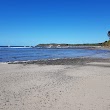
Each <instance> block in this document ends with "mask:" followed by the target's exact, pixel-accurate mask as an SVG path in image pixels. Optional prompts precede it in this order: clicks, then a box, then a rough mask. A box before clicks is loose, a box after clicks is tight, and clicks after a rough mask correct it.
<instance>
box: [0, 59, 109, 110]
mask: <svg viewBox="0 0 110 110" xmlns="http://www.w3.org/2000/svg"><path fill="white" fill-rule="evenodd" d="M14 63H15V64H14ZM14 63H13V64H12V63H11V64H7V63H1V64H0V110H110V59H91V58H78V59H57V60H45V61H31V62H14Z"/></svg>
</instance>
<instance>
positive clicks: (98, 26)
mask: <svg viewBox="0 0 110 110" xmlns="http://www.w3.org/2000/svg"><path fill="white" fill-rule="evenodd" d="M109 30H110V0H0V45H36V44H39V43H71V44H74V43H75V44H76V43H98V42H103V41H105V40H108V37H107V31H109Z"/></svg>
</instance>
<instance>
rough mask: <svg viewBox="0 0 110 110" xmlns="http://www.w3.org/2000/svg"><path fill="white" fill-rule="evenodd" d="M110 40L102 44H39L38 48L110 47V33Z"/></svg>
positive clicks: (109, 34)
mask: <svg viewBox="0 0 110 110" xmlns="http://www.w3.org/2000/svg"><path fill="white" fill-rule="evenodd" d="M107 35H108V37H109V40H108V41H105V42H102V43H91V44H89V43H87V44H65V43H63V44H56V43H49V44H38V45H37V46H36V47H48V48H60V47H74V46H104V47H110V31H108V33H107Z"/></svg>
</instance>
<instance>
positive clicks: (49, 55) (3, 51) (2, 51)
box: [0, 47, 110, 62]
mask: <svg viewBox="0 0 110 110" xmlns="http://www.w3.org/2000/svg"><path fill="white" fill-rule="evenodd" d="M77 57H97V58H110V51H109V50H91V49H38V48H3V47H1V48H0V62H12V61H27V60H43V59H57V58H77Z"/></svg>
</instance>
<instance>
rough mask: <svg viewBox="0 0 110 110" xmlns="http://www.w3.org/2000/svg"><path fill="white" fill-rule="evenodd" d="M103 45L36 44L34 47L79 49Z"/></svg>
mask: <svg viewBox="0 0 110 110" xmlns="http://www.w3.org/2000/svg"><path fill="white" fill-rule="evenodd" d="M102 44H103V43H94V44H56V43H50V44H38V45H37V46H36V47H40V48H72V47H75V46H79V47H84V46H85V47H87V46H88V47H90V46H91V47H94V46H102Z"/></svg>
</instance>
